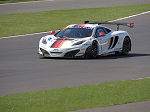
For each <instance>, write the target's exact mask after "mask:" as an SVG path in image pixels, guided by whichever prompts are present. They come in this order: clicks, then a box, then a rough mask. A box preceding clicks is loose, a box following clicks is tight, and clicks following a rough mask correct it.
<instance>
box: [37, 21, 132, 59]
mask: <svg viewBox="0 0 150 112" xmlns="http://www.w3.org/2000/svg"><path fill="white" fill-rule="evenodd" d="M101 24H111V25H117V30H113V29H110V28H108V27H105V26H102V25H101ZM120 25H124V26H129V27H130V28H133V26H134V23H116V22H96V21H85V24H72V25H69V26H67V27H65V28H64V29H63V30H60V31H57V32H55V31H54V30H52V31H51V34H50V35H47V36H44V37H42V38H41V39H40V41H39V50H38V54H39V55H40V56H41V57H71V58H74V57H84V58H96V57H97V56H98V55H101V56H107V55H110V54H122V55H126V54H128V53H129V51H131V39H130V36H129V34H128V33H127V32H126V31H121V30H119V26H120Z"/></svg>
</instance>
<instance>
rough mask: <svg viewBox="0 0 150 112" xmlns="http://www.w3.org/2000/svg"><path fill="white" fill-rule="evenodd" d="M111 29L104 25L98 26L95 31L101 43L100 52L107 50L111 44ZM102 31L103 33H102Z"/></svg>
mask: <svg viewBox="0 0 150 112" xmlns="http://www.w3.org/2000/svg"><path fill="white" fill-rule="evenodd" d="M110 32H111V30H110V31H109V30H108V31H107V30H106V29H105V28H104V27H98V28H97V29H96V32H95V38H97V40H98V43H99V53H103V52H106V51H107V50H108V48H109V44H110V35H111V33H110ZM100 33H101V34H100Z"/></svg>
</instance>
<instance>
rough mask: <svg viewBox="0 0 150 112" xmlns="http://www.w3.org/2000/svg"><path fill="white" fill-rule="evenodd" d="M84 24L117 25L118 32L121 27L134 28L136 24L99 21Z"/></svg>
mask: <svg viewBox="0 0 150 112" xmlns="http://www.w3.org/2000/svg"><path fill="white" fill-rule="evenodd" d="M84 24H98V25H101V24H110V25H117V28H116V30H117V31H118V30H119V26H120V25H122V26H128V27H130V28H134V23H122V22H98V21H84Z"/></svg>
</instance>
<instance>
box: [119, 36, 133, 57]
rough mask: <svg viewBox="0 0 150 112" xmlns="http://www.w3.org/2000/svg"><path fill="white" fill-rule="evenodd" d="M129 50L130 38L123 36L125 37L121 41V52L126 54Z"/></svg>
mask: <svg viewBox="0 0 150 112" xmlns="http://www.w3.org/2000/svg"><path fill="white" fill-rule="evenodd" d="M129 51H131V40H130V38H129V37H125V39H124V41H123V47H122V51H121V54H122V55H127V54H129Z"/></svg>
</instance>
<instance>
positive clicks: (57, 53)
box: [51, 52, 63, 55]
mask: <svg viewBox="0 0 150 112" xmlns="http://www.w3.org/2000/svg"><path fill="white" fill-rule="evenodd" d="M62 53H63V52H51V54H54V55H55V54H56V55H59V54H62Z"/></svg>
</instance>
